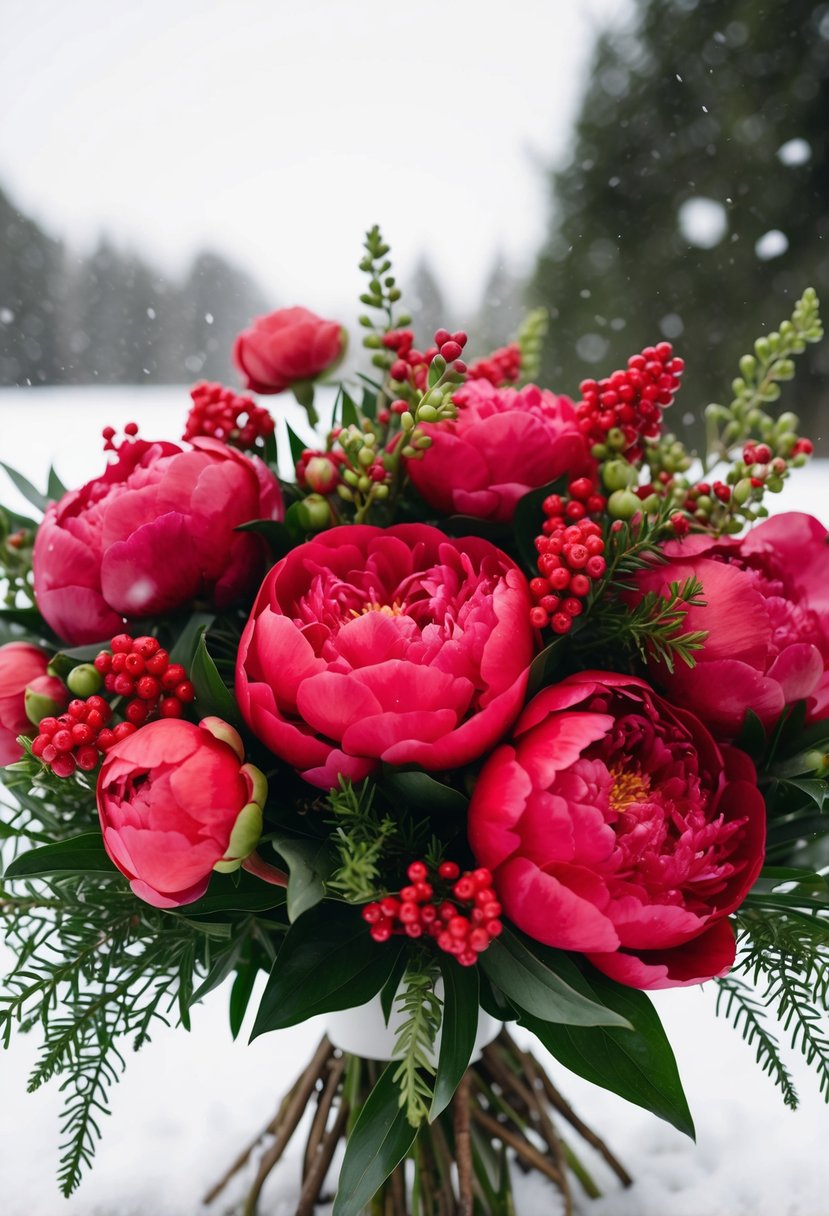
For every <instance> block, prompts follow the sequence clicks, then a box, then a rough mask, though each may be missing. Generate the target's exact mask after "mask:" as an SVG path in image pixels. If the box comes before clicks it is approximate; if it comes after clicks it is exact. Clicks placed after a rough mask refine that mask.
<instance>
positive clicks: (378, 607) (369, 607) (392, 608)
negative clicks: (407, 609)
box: [350, 600, 403, 617]
mask: <svg viewBox="0 0 829 1216" xmlns="http://www.w3.org/2000/svg"><path fill="white" fill-rule="evenodd" d="M350 612H351V616H353V617H357V616H365V615H366V613H367V612H381V613H382V614H383V616H400V615H401V614H402V612H403V605H402V604H401V603H400V601H399V600H394V602H393V603H391V604H381V603H379V602H378V601H377V600H370V601H369V602H368V603H367V604H363V607H362V608H361V609H359V610H358V609H356V608H352V609H350Z"/></svg>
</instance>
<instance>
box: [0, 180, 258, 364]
mask: <svg viewBox="0 0 829 1216" xmlns="http://www.w3.org/2000/svg"><path fill="white" fill-rule="evenodd" d="M269 307H273V304H272V303H270V304H269V303H268V301H267V300H266V299H265V297H264V295H263V293H262V292H261V291H260V289H259V287H258V286H257V284H256V283H254V282H253V280H252V279H251V278H250V277H249V276H248V275H246V274H245V273H243V272H242V271H241V270H239V269H237V268H236V267H235V266H233V265H232V264H231V263H230V262H228V261H227V260H226V259H225V258H223V257H220V256H219V255H218V254H216V253H212V252H207V251H205V252H201V253H199V254H197V256H196V257H195V258H194V259H193V262H192V264H191V265H190V268H189V270H188V272H187V273H186V275H185V277H184V278H183V280H181V281H176V280H174V279H172V278H170V277H168V276H165V275H162V274H160V273H159V272H158V271H157V270H156V269H155V267H153V266H151V265H150V264H149V263H148V262H147V261H145V260H144V259H143V258H142V257H140V256H138V255H137V254H131V253H125V252H123V251H122V250H119V249H116V248H115V247H114V246H113V244H112V243H111V242H110V241H108V240H106V239H105V238H102V239H101V240H100V241H99V242H98V245H97V248H96V249H95V250H94V252H93V253H92V254H90V255H89V256H85V257H84V256H79V255H78V254H77V253H76V252H75V251H73V250H72V249H71V248H69V247H67V246H66V245H65V244H64V243H63V242H62V241H58V240H55V239H54V238H53V237H51V236H49V235H48V234H47V233H46V232H44V231H43V229H42V228H41V227H40V226H39V225H38V224H36V223H35V222H34V221H33V220H31V219H28V218H27V217H26V216H24V215H23V214H22V213H21V212H20V211H19V210H18V208H16V207H15V206H14V204H13V203H12V202H11V201H10V199H8V198H7V197H6V195H5V194H4V193H3V192H2V190H0V385H15V384H34V385H37V384H90V383H105V384H159V383H160V384H176V383H184V382H190V381H193V380H198V379H202V378H206V379H212V380H223V381H226V382H231V383H233V382H234V381H236V380H238V376H237V375H236V374H234V373H233V372H232V370H231V363H230V352H231V348H232V345H233V339H234V337H235V335H236V334H237V333H238V332H239V330H240V329H241V328H243V326H245V325H246V324H247V323H248V321H250V319H251V317H253V316H255V315H257V314H259V313H262V312H266V311H267V310H268V308H269Z"/></svg>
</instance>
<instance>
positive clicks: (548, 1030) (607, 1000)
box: [484, 946, 694, 1139]
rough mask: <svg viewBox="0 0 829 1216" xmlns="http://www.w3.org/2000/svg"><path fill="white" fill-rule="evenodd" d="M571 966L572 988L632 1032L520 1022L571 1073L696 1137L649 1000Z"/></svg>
mask: <svg viewBox="0 0 829 1216" xmlns="http://www.w3.org/2000/svg"><path fill="white" fill-rule="evenodd" d="M489 949H490V950H491V949H492V947H491V946H490V948H489ZM487 953H489V950H488V951H487ZM484 957H485V956H484ZM570 964H571V967H572V973H570V974H569V975H568V978H569V979H570V980H571V981H572V982H573V984H574V985H576V984H578V986H579V988H580V990H581V991H582V992H583V993H584V995H585V996H589V997H591V998H593V999H594V1000H596V1001H600V1002H602V1003H603V1004H604V1005H606V1006H608V1007H610V1008H612V1009H613V1010H614V1011H615V1012H616V1013H617V1014H618V1015H619V1016H620V1017H621V1018H623V1019H624V1020H625V1021H626V1022H627V1023H628V1025H630V1026H631V1027H632V1029H631V1030H617V1029H612V1028H611V1029H608V1028H605V1027H603V1026H591V1027H583V1026H563V1025H560V1024H558V1023H551V1022H545V1021H543V1020H542V1019H541V1018H538V1017H535V1016H533V1015H532V1014H530V1013H525V1012H521V1013H520V1016H519V1022H520V1024H521V1025H522V1026H526V1028H527V1029H528V1030H531V1031H532V1033H533V1034H534V1035H535V1036H536V1037H537V1038H538V1040H539V1041H540V1042H541V1043H542V1044H543V1045H544V1047H546V1048H547V1050H548V1051H549V1052H550V1053H551V1054H552V1055H554V1056H555V1058H556V1059H557V1060H560V1061H561V1063H562V1064H564V1066H565V1067H566V1068H569V1069H570V1070H571V1071H572V1072H575V1073H577V1074H578V1075H579V1076H580V1077H584V1078H585V1079H586V1080H588V1081H593V1082H594V1083H595V1084H596V1085H600V1086H601V1087H602V1089H609V1090H611V1091H612V1092H613V1093H615V1094H619V1096H620V1097H622V1098H625V1099H627V1101H628V1102H633V1103H634V1104H635V1105H636V1106H642V1107H644V1109H645V1110H649V1111H651V1112H652V1113H653V1114H655V1115H658V1116H659V1117H660V1118H661V1119H665V1120H666V1121H667V1122H668V1123H670V1124H672V1125H673V1126H674V1127H676V1128H677V1129H678V1130H679V1131H681V1132H684V1133H685V1134H686V1135H688V1136H690V1137H691V1138H692V1139H693V1138H694V1123H693V1120H692V1118H691V1112H690V1111H689V1109H688V1102H687V1100H686V1097H685V1094H684V1092H683V1089H682V1082H681V1080H680V1077H679V1071H678V1069H677V1066H676V1060H675V1059H674V1053H673V1051H672V1050H671V1045H670V1043H669V1042H668V1037H667V1035H666V1034H665V1031H664V1030H663V1028H662V1023H661V1022H660V1020H659V1016H658V1014H657V1012H656V1010H655V1009H654V1007H653V1005H652V1004H651V1002H650V1000H649V999H648V997H647V996H646V995H645V993H644V992H641V991H639V989H637V988H628V987H627V986H626V985H624V984H617V983H616V982H615V981H613V980H610V979H608V978H607V977H606V976H603V975H601V974H600V973H599V972H596V971H591V973H590V977H589V979H588V978H587V977H586V976H585V975H584V974H583V973H582V972H581V971H580V970H579V968H578V967H576V965H575V963H573V962H572V960H570ZM577 977H578V978H577Z"/></svg>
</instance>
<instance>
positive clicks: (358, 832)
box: [328, 779, 397, 904]
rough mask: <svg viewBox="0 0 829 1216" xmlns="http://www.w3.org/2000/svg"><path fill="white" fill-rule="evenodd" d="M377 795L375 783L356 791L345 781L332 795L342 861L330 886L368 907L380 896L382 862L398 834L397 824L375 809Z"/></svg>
mask: <svg viewBox="0 0 829 1216" xmlns="http://www.w3.org/2000/svg"><path fill="white" fill-rule="evenodd" d="M376 792H377V790H376V786H375V785H374V783H373V782H371V781H364V782H363V783H362V785H360V786H359V787H355V786H354V785H353V784H352V782H350V781H346V780H344V779H341V781H340V788H339V789H336V790H332V791H331V793H330V794H329V795H328V805H329V806H330V808H331V811H332V816H333V817H332V818H331V819H330V820H329V823H330V824H331V826H332V827H333V828H334V847H335V848H336V850H337V854H338V856H339V860H340V864H339V867H338V869H337V870H336V871H335V872H334V874H333V876H332V878H331V879H330V880H329V882H328V886H329V887H330V888H331V889H332V890H333V891H337V892H338V893H339V894H340V895H342V896H343V898H344V899H346V900H348V902H349V903H358V904H359V903H367V902H368V901H369V900H372V899H375V898H376V897H377V895H378V894H380V889H379V886H378V879H379V877H380V870H379V862H380V859H381V858H382V856H383V854H384V852H385V849H386V845H387V843H388V842H389V840H390V839H391V838H392V837H393V836H394V835H395V833H396V831H397V824H396V823H395V821H394V820H393V819H392V818H391V817H390V816H388V815H381V814H380V813H379V811H378V810H377V808H376V807H375V805H374V802H375V795H376Z"/></svg>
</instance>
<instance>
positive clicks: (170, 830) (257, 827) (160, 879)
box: [98, 718, 267, 908]
mask: <svg viewBox="0 0 829 1216" xmlns="http://www.w3.org/2000/svg"><path fill="white" fill-rule="evenodd" d="M244 758H245V753H244V748H243V746H242V740H241V739H240V738H239V736H238V734H237V733H236V731H235V730H234V729H233V727H231V726H228V725H227V723H226V722H222V721H221V719H219V718H204V719H202V721H201V722H200V723H199V725H198V726H194V725H193V723H192V722H184V721H181V720H179V719H176V718H161V719H160V720H159V721H157V722H150V723H149V724H148V725H147V726H142V728H141V730H138V731H135V733H134V734H132V735H128V736H127V737H126V738H125V739H122V740H120V742H118V743H116V744H115V745H114V746H113V747H111V748H110V749H109V751H108V752H107V753H106V755H105V757H104V763H103V766H102V768H101V772H100V775H99V777H98V814H99V817H100V821H101V831H102V832H103V837H104V847H105V848H106V851H107V853H108V854H109V856H110V858H111V859H112V861H113V863H114V864H115V865H116V866H117V867H118V869H119V870H120V871H121V873H122V874H125V875H126V877H127V878H128V879H129V880H130V887H131V888H132V890H133V893H134V894H135V895H137V896H138V898H139V899H143V900H145V901H146V902H147V903H149V904H152V905H153V906H154V907H156V908H175V907H178V906H179V905H180V904H189V903H192V902H193V900H195V899H199V898H200V897H201V896H202V895H203V894H204V893H205V891H206V890H207V885H208V883H209V881H210V875H211V873H212V872H213V870H218V871H221V872H223V873H227V872H229V871H232V870H237V869H238V868H239V866H240V865H241V863H242V861H243V860H244V859H245V858H246V857H247V856H248V855H249V854H250V853H251V852H252V851H253V850H254V849H255V848H256V845H257V843H258V840H259V837H260V835H261V834H262V807H263V806H264V803H265V796H266V794H267V784H266V782H265V778H264V776H263V775H262V773H260V771H259V769H258V768H254V766H253V765H252V764H243V763H242V762H243V760H244Z"/></svg>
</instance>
